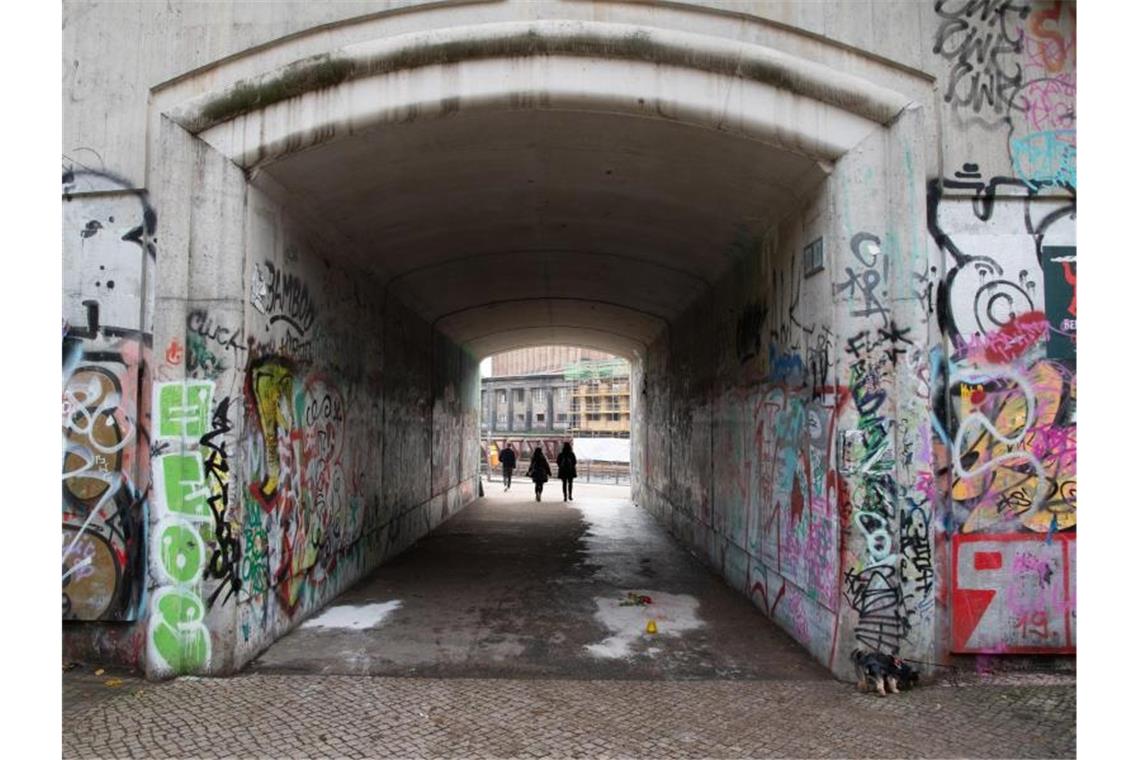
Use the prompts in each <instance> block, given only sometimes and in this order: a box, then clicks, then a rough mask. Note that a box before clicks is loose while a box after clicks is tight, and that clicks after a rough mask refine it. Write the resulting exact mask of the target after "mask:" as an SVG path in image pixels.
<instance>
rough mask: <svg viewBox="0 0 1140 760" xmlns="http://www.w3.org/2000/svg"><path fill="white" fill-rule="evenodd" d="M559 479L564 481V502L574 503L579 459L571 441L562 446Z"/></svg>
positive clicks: (559, 460)
mask: <svg viewBox="0 0 1140 760" xmlns="http://www.w3.org/2000/svg"><path fill="white" fill-rule="evenodd" d="M558 477H559V479H560V480H561V481H562V501H566V500H567V499H569V500H570V501H574V478H576V477H578V457H576V456H574V448H573V447H572V446H571V445H570V441H566V443H564V444H562V451H561V452H559V454H558Z"/></svg>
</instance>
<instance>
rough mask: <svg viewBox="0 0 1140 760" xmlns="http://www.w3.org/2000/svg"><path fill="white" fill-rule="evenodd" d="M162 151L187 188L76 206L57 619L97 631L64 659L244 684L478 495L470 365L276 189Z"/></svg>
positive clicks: (68, 632)
mask: <svg viewBox="0 0 1140 760" xmlns="http://www.w3.org/2000/svg"><path fill="white" fill-rule="evenodd" d="M164 146H165V147H166V148H168V149H169V155H168V158H169V159H170V160H171V161H176V162H178V163H179V165H180V166H185V168H186V170H187V172H188V174H189V176H184V177H182V178H181V181H182V182H184V183H185V184H183V185H181V192H180V193H179V192H178V186H179V184H180V182H179V179H180V178H179V177H178V176H177V175H175V176H174V177H173V178H170V179H169V180H168V182H169V186H167V187H164V188H161V189H160V190H159V192H158V193H157V195H158V196H159V197H158V199H156V200H155V205H154V206H152V205H151V203H150V197H149V196H141V195H139V194H137V193H133V192H122V191H120V190H118V189H117V186H115V187H113V188H112V189H115V190H116V192H115V193H113V194H111V195H108V196H94V197H92V196H75V197H73V199H72V200H71V201H69V202H68V203H67V205H66V207H65V208H66V209H67V211H66V214H65V220H64V222H65V230H64V232H65V235H64V237H65V241H67V244H66V257H67V263H68V266H67V267H66V269H67V270H68V271H69V279H68V282H67V283H66V287H67V288H68V290H69V294H68V299H67V301H68V304H69V311H67V312H66V317H65V319H66V322H65V341H64V347H65V352H64V377H65V390H64V395H65V404H66V405H67V408H66V409H65V414H64V434H65V438H66V439H67V440H68V444H67V446H68V448H67V450H66V456H65V462H64V472H65V490H64V495H65V503H64V525H65V528H64V549H65V565H66V566H68V567H69V568H70V567H73V568H76V569H75V570H74V571H73V572H71V573H70V575H69V576H67V577H65V586H64V601H65V617H69V616H70V617H73V618H81V619H83V620H86V621H92V622H85V623H69V624H66V625H65V627H64V634H65V652H67V653H69V654H70V655H71V656H89V657H96V658H98V659H100V660H101V661H104V662H108V661H113V662H120V663H123V664H127V665H130V666H133V667H142V666H144V665H145V667H146V669H147V671H148V673H149V674H151V675H154V676H163V675H170V674H178V673H190V672H212V673H221V672H231V671H232V670H234V669H237V668H240V667H241V666H242V665H243V664H244V663H245V662H247V661H248V660H249V659H250V658H252V657H253V656H255V655H256V654H257V653H258V652H259V651H260V650H261V649H262V648H264V647H265V646H267V645H268V644H269V643H271V642H272V641H273V640H275V639H276V638H278V637H279V636H280V635H282V634H283V633H284V632H286V631H287V630H289V629H290V628H292V627H293V626H294V625H296V624H297V623H299V622H300V621H301V620H303V619H304V618H305V617H306V616H308V615H309V614H310V613H312V612H313V611H315V610H316V609H319V608H320V607H321V606H323V605H324V604H325V603H327V602H328V600H330V599H331V598H333V597H334V596H335V595H336V594H338V593H339V592H340V591H341V590H343V589H344V588H346V587H347V586H349V585H351V584H352V583H353V582H354V581H355V580H357V579H358V578H359V577H360V576H361V575H362V574H364V573H366V572H368V571H369V570H370V569H372V568H373V567H375V566H376V565H378V564H379V563H380V562H381V561H383V560H384V559H385V558H386V557H389V556H392V555H393V554H395V553H397V552H399V551H402V550H403V549H405V548H406V547H408V546H409V545H410V544H411V543H413V542H414V541H415V540H416V539H418V538H419V537H420V536H422V535H424V534H425V533H427V532H428V531H430V530H431V529H432V528H434V527H435V526H436V525H438V524H439V523H440V522H442V521H443V520H444V519H446V518H447V517H448V516H449V515H451V514H453V513H454V512H456V511H458V510H459V509H461V508H462V507H463V506H464V505H466V504H467V503H469V502H470V501H471V500H472V499H473V498H474V497H475V493H476V481H475V478H476V471H477V462H478V449H477V446H478V436H477V424H478V416H477V415H478V406H477V404H478V397H477V393H478V366H477V363H476V361H475V360H474V358H473V357H471V356H470V355H468V354H466V353H465V352H463V351H460V350H459V349H457V348H456V347H455V346H454V345H453V344H451V343H450V342H449V341H447V340H446V339H445V338H443V337H442V336H440V335H438V334H433V332H432V330H431V328H430V326H429V325H427V324H426V323H425V322H424V321H423V320H422V319H421V318H419V317H418V316H416V315H415V314H414V313H413V312H412V311H411V310H410V309H408V308H407V307H406V306H404V305H403V304H402V303H401V302H400V301H399V300H398V299H397V298H395V297H393V296H391V295H390V294H388V293H385V291H384V288H383V287H381V286H379V285H377V283H375V281H374V280H373V279H372V278H371V277H370V276H369V275H367V274H366V273H362V272H357V271H347V270H345V269H343V268H342V267H339V266H335V265H332V264H331V263H330V244H329V243H328V242H327V241H326V240H324V239H323V238H322V237H321V235H319V234H317V233H315V232H314V231H313V230H312V229H310V228H306V227H305V226H303V225H302V224H300V223H299V222H297V220H295V219H293V218H291V217H290V215H289V214H288V212H286V211H285V208H284V206H283V205H282V204H281V203H279V202H278V201H277V200H275V193H274V189H273V188H272V187H267V188H258V187H254V186H252V185H250V184H249V183H248V182H247V181H246V178H245V176H244V175H243V173H242V172H241V171H240V170H238V169H237V168H236V167H235V166H234V165H233V164H231V163H230V162H228V161H227V160H225V159H224V158H222V157H221V156H220V155H218V154H216V153H214V152H213V151H211V150H209V149H208V148H205V147H204V146H203V145H202V144H200V143H198V144H194V141H192V139H191V138H189V137H188V136H186V135H185V134H184V133H182V134H179V130H177V129H175V128H173V127H171V128H170V129H169V130H168V132H167V134H166V136H165V140H164ZM180 151H185V153H183V154H182V155H179V153H180ZM69 182H70V183H72V184H76V183H95V182H98V183H102V184H103V185H105V184H107V183H108V182H111V180H108V179H106V178H105V177H104V176H103V175H89V174H86V173H83V172H75V171H73V172H72V173H71V174H70V175H65V186H66V184H67V183H69ZM112 184H113V183H112ZM167 200H169V204H166V203H164V201H167ZM158 206H168V207H167V208H165V209H164V211H156V210H155V209H156V207H158ZM148 218H150V219H151V221H149V222H148V221H147V219H148ZM140 227H141V232H139V231H138V230H137V229H136V228H140ZM124 238H125V239H124ZM136 238H137V239H136ZM156 240H157V241H158V242H157V243H156V242H155V241H156ZM156 254H157V258H158V260H160V261H161V262H162V265H161V266H155V261H156ZM148 276H149V277H151V278H155V279H157V292H158V296H157V300H158V304H159V308H158V309H157V312H158V313H159V314H160V315H161V316H160V318H159V320H158V325H157V328H155V326H154V325H153V324H152V323H153V319H152V317H151V312H150V306H149V304H150V303H151V302H152V301H153V300H154V297H153V295H150V296H148V294H149V293H151V291H152V290H153V289H154V288H153V283H152V285H151V286H148V285H147V282H146V281H145V280H146V278H147V277H148ZM84 302H88V303H89V304H94V305H93V306H83V303H84ZM152 344H157V345H158V350H157V351H154V350H153V346H152ZM152 386H153V387H152ZM151 472H153V474H154V477H153V482H152V480H151V478H150V473H151ZM148 486H150V487H149V488H148ZM88 518H90V519H88ZM65 572H68V568H65ZM95 621H99V622H95ZM107 621H122V622H114V623H112V622H107Z"/></svg>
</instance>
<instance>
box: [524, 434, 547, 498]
mask: <svg viewBox="0 0 1140 760" xmlns="http://www.w3.org/2000/svg"><path fill="white" fill-rule="evenodd" d="M526 474H527V476H528V477H529V478H530V479H531V480H533V481H534V500H535V501H542V484H543V483H545V482H546V481H547V480H549V479H550V462H548V461H546V455H545V454H543V453H542V447H541V446H540V447H538V448H536V449H535V450H534V453H533V454H531V455H530V467H528V468H527V470H526Z"/></svg>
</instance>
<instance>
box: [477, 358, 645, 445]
mask: <svg viewBox="0 0 1140 760" xmlns="http://www.w3.org/2000/svg"><path fill="white" fill-rule="evenodd" d="M583 355H586V356H589V357H590V358H588V359H582V358H580V357H581V356H583ZM503 357H505V358H504V359H503V361H502V362H500V361H499V360H500V358H503ZM573 357H579V358H576V359H573V360H572V361H567V359H569V358H573ZM555 360H558V361H563V362H565V363H562V364H559V365H558V366H556V367H550V366H548V365H549V363H550V362H552V361H555ZM495 367H499V368H504V367H509V368H512V369H516V368H520V367H523V368H542V370H538V371H533V372H529V373H525V372H524V373H512V374H505V375H501V374H500V373H499V372H498V371H497V370H496V369H495ZM492 373H493V375H492V376H491V377H487V378H483V388H482V410H483V413H482V421H481V422H482V429H483V431H484V432H485V433H491V434H494V435H499V434H503V433H510V434H516V435H534V436H540V437H541V436H549V435H551V434H560V435H562V436H564V437H567V438H582V437H595V436H609V437H617V438H628V437H629V429H630V412H629V362H627V361H626V360H625V359H622V358H620V357H616V356H613V355H610V354H604V353H601V352H598V351H589V350H587V349H577V348H570V347H568V346H542V347H537V348H528V349H523V350H520V351H510V352H508V353H506V354H501V355H500V356H496V357H494V358H493V360H492Z"/></svg>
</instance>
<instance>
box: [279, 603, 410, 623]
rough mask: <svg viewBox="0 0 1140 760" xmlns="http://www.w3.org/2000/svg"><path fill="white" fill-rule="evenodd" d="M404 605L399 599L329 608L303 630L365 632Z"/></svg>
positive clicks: (310, 621)
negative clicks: (338, 629)
mask: <svg viewBox="0 0 1140 760" xmlns="http://www.w3.org/2000/svg"><path fill="white" fill-rule="evenodd" d="M401 604H402V603H401V602H400V600H399V599H393V600H392V601H390V602H380V603H378V604H362V605H351V604H340V605H337V606H335V607H328V608H326V609H325V611H324V612H322V613H321V614H320V615H317V616H316V617H314V618H312V619H311V620H306V621H305V622H304V623H302V624H301V627H302V628H351V629H353V630H357V631H360V630H364V629H366V628H375V627H377V626H378V625H380V624H381V623H383V622H384V620H385V619H387V618H388V617H389V616H391V614H392V613H393V612H395V611H396V610H398V609H400V605H401Z"/></svg>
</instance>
